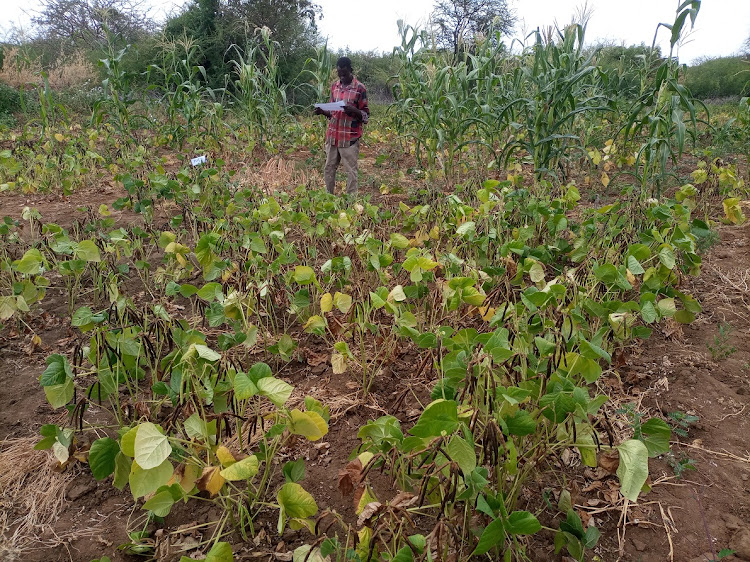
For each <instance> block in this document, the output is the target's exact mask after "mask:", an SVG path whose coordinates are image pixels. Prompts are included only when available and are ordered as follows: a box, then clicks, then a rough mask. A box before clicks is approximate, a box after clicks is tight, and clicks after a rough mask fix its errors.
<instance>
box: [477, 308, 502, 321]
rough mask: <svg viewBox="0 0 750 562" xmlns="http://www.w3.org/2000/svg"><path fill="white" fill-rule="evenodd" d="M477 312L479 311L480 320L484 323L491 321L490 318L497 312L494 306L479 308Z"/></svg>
mask: <svg viewBox="0 0 750 562" xmlns="http://www.w3.org/2000/svg"><path fill="white" fill-rule="evenodd" d="M477 310H478V311H479V314H480V315H481V317H482V320H484V321H485V322H489V321H490V320H492V317H493V316H495V312H496V311H497V309H496V308H495V307H494V306H480V307H479V308H477Z"/></svg>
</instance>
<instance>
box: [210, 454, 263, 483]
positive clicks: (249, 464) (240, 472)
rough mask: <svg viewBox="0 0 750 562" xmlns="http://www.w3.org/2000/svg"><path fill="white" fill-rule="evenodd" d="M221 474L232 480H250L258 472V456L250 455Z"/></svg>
mask: <svg viewBox="0 0 750 562" xmlns="http://www.w3.org/2000/svg"><path fill="white" fill-rule="evenodd" d="M219 474H221V476H222V478H224V479H225V480H228V481H230V482H234V481H236V480H248V479H250V478H252V477H253V476H255V475H256V474H258V457H256V456H255V455H250V456H249V457H246V458H244V459H242V460H240V461H237V462H236V463H234V464H232V465H231V466H229V467H227V468H225V469H224V470H222V471H221V472H220V473H219Z"/></svg>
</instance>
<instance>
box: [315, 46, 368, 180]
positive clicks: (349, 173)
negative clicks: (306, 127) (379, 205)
mask: <svg viewBox="0 0 750 562" xmlns="http://www.w3.org/2000/svg"><path fill="white" fill-rule="evenodd" d="M336 72H337V74H338V76H339V80H338V82H334V83H333V84H331V101H332V102H337V101H343V102H345V104H346V105H344V109H343V111H323V110H322V109H320V108H315V114H316V115H325V116H326V117H327V118H328V130H327V131H326V167H325V171H324V174H323V176H324V178H325V182H326V189H327V190H328V193H333V192H334V188H335V187H336V168H338V166H339V162H343V163H344V171H345V172H346V193H347V194H349V195H356V194H357V163H358V159H359V139H360V137H362V124H363V123H367V121H368V119H369V116H370V109H369V108H368V106H367V90H366V89H365V86H364V84H362V83H361V82H360V81H359V80H357V79H356V78H355V77H354V74H353V73H352V61H351V60H350V59H349V57H341V58H339V60H338V61H336Z"/></svg>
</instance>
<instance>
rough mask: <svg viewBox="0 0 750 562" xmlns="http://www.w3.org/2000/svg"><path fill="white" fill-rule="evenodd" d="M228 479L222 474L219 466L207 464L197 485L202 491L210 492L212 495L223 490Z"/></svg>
mask: <svg viewBox="0 0 750 562" xmlns="http://www.w3.org/2000/svg"><path fill="white" fill-rule="evenodd" d="M224 482H226V480H225V479H224V477H223V476H222V475H221V470H220V469H219V467H218V466H207V467H206V468H204V469H203V473H202V474H201V477H200V478H199V479H198V481H197V482H196V483H195V485H196V486H197V487H198V489H199V490H200V491H202V492H208V493H209V494H211V497H213V496H215V495H216V494H218V493H219V490H221V487H222V486H223V485H224Z"/></svg>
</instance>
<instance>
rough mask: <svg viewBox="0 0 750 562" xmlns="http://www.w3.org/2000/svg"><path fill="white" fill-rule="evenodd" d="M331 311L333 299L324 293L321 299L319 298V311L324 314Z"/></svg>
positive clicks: (329, 294)
mask: <svg viewBox="0 0 750 562" xmlns="http://www.w3.org/2000/svg"><path fill="white" fill-rule="evenodd" d="M332 310H333V297H332V296H331V293H326V294H325V295H323V296H322V297H320V311H321V312H323V313H325V312H331V311H332Z"/></svg>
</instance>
